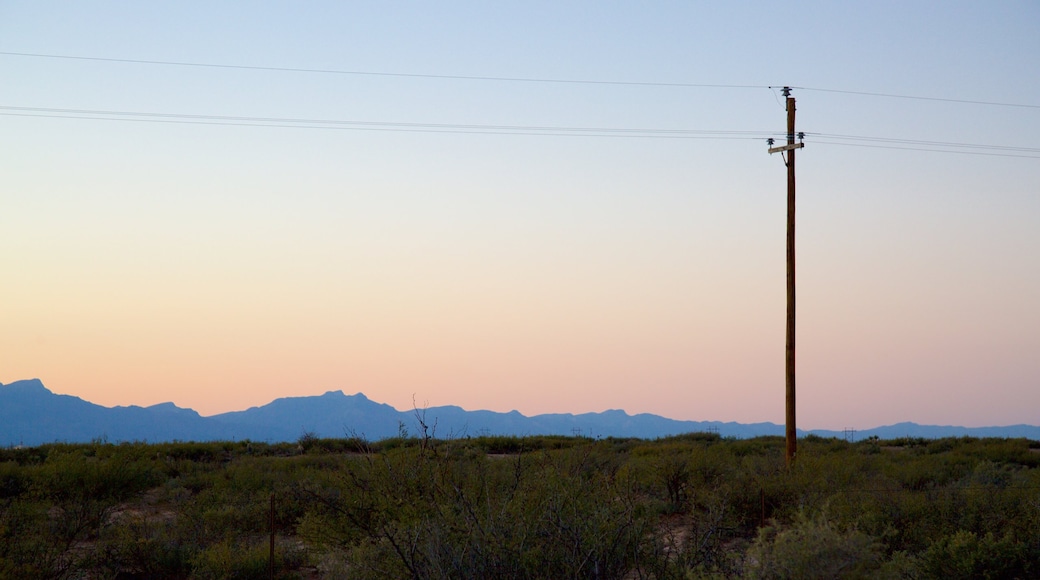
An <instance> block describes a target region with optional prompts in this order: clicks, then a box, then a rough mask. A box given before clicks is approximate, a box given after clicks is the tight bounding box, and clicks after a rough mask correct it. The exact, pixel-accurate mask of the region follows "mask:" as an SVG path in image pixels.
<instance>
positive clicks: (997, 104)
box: [790, 86, 1040, 109]
mask: <svg viewBox="0 0 1040 580" xmlns="http://www.w3.org/2000/svg"><path fill="white" fill-rule="evenodd" d="M790 88H792V89H798V90H800V91H816V92H820V93H840V94H844V95H859V96H863V97H883V98H886V99H911V100H915V101H936V102H941V103H957V104H961V105H984V106H988V107H1017V108H1022V109H1040V105H1033V104H1028V103H1003V102H997V101H980V100H973V99H953V98H949V97H924V96H920V95H899V94H895V93H873V92H868V91H848V90H843V89H822V88H818V87H799V86H791V87H790Z"/></svg>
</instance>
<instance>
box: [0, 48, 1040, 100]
mask: <svg viewBox="0 0 1040 580" xmlns="http://www.w3.org/2000/svg"><path fill="white" fill-rule="evenodd" d="M0 55H3V56H17V57H27V58H48V59H62V60H79V61H93V62H112V63H124V64H147V65H161V66H179V67H196V68H217V69H232V70H253V71H274V72H294V73H311V74H333V75H356V76H375V77H401V78H421V79H445V80H468V81H499V82H521V83H551V84H579V85H607V86H611V85H613V86H635V87H671V88H709V89H770V90H772V89H775V88H778V87H779V85H775V86H774V85H749V84H716V83H679V82H652V81H647V82H641V81H610V80H596V79H550V78H538V77H504V76H490V75H444V74H426V73H398V72H381V71H358V70H342V69H324V68H303V67H277V66H260V65H239V64H221V63H205V62H189V61H171V60H147V59H132V58H106V57H97V56H74V55H67V54H44V53H32V52H11V51H0ZM790 88H792V89H798V90H803V91H816V92H822V93H837V94H845V95H859V96H866V97H881V98H889V99H911V100H918V101H935V102H945V103H958V104H965V105H982V106H990V107H1015V108H1024V109H1040V105H1036V104H1029V103H1005V102H999V101H983V100H972V99H952V98H946V97H927V96H921V95H902V94H896V93H877V92H869V91H852V90H846V89H828V88H821V87H802V86H791V87H790Z"/></svg>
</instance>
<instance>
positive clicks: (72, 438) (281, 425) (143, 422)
mask: <svg viewBox="0 0 1040 580" xmlns="http://www.w3.org/2000/svg"><path fill="white" fill-rule="evenodd" d="M423 424H425V426H426V429H427V430H428V434H430V435H433V436H436V437H443V438H457V437H467V436H480V435H515V436H524V435H579V436H585V437H638V438H643V439H653V438H659V437H666V436H669V435H678V434H681V433H689V432H713V433H718V434H719V435H720V436H723V437H737V438H744V437H756V436H760V435H781V436H782V435H783V434H784V427H783V425H778V424H775V423H769V422H761V423H737V422H734V421H729V422H722V421H681V420H676V419H669V418H667V417H662V416H660V415H654V414H650V413H637V414H635V415H630V414H628V413H627V412H626V411H624V410H622V409H608V410H606V411H602V412H590V413H580V414H572V413H548V414H542V415H532V416H530V417H528V416H526V415H523V414H521V413H520V412H519V411H516V410H512V411H509V412H504V413H503V412H497V411H488V410H474V411H467V410H465V409H463V408H462V407H459V406H456V405H446V406H441V407H428V408H424V409H413V410H408V411H399V410H397V409H395V408H394V407H392V406H390V405H388V404H386V403H379V402H376V401H373V400H371V399H369V398H368V397H367V396H366V395H365V394H364V393H356V394H353V395H348V394H346V393H344V392H343V391H342V390H337V391H326V392H325V393H324V394H321V395H311V396H297V397H281V398H277V399H275V400H273V401H271V402H270V403H268V404H266V405H261V406H254V407H250V408H248V409H245V410H242V411H231V412H227V413H221V414H218V415H212V416H207V417H204V416H202V415H200V414H199V413H198V412H197V411H195V410H194V409H190V408H183V407H178V406H177V405H176V404H174V403H172V402H164V403H158V404H156V405H151V406H148V407H140V406H137V405H129V406H116V407H103V406H101V405H97V404H95V403H91V402H89V401H85V400H83V399H81V398H79V397H76V396H73V395H59V394H55V393H53V392H52V391H50V390H49V389H47V387H46V386H44V384H43V382H42V381H40V380H39V379H27V380H23V381H15V382H13V383H9V384H7V385H4V384H2V383H0V446H11V445H40V444H43V443H51V442H69V443H76V442H87V441H92V440H106V441H112V442H122V441H147V442H153V443H154V442H162V441H214V440H243V439H251V440H255V441H271V442H276V441H296V440H298V439H299V438H300V437H301V436H303V435H305V434H307V435H313V436H317V437H361V438H364V439H368V440H379V439H385V438H388V437H395V436H398V435H401V434H405V433H407V434H412V435H415V434H418V433H420V432H421V430H422V429H423V427H422V425H423ZM853 433H854V435H855V437H854V438H855V439H864V438H867V437H872V436H876V437H879V438H881V439H896V438H900V437H922V438H940V437H959V436H975V437H1012V438H1018V437H1024V438H1028V439H1034V440H1040V427H1037V426H1034V425H1024V424H1019V425H1007V426H993V427H958V426H952V425H919V424H917V423H913V422H908V421H907V422H901V423H896V424H893V425H883V426H880V427H874V428H871V429H863V430H856V431H855V432H853ZM809 434H813V435H819V436H821V437H838V438H842V437H845V436H847V435H852V433H849V434H846V433H845V432H844V431H831V430H825V429H811V430H805V431H803V430H799V436H805V435H809Z"/></svg>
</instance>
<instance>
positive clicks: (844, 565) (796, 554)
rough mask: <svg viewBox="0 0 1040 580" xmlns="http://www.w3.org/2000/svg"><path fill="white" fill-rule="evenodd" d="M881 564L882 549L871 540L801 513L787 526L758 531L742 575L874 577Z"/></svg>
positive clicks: (773, 525) (808, 577) (793, 577)
mask: <svg viewBox="0 0 1040 580" xmlns="http://www.w3.org/2000/svg"><path fill="white" fill-rule="evenodd" d="M881 565H882V556H881V546H880V544H879V543H878V541H877V540H876V539H874V538H873V537H871V536H869V535H867V534H864V533H863V532H860V531H858V530H856V529H845V530H842V529H838V528H837V527H835V526H834V525H833V524H831V523H830V522H829V521H828V520H827V518H826V517H825V516H823V515H816V516H815V517H812V516H808V515H805V514H804V513H802V514H799V516H798V517H797V518H796V519H795V521H794V522H793V523H792V524H791V525H790V526H782V525H779V524H776V523H773V524H771V525H768V526H765V527H763V528H762V529H760V530H759V533H758V537H756V538H755V541H754V543H753V544H752V546H751V548H750V549H749V550H748V554H747V560H746V569H745V572H746V577H747V578H751V579H762V580H766V579H770V580H772V579H776V580H781V579H804V580H810V579H814V578H820V579H827V580H833V579H836V578H873V577H876V575H877V572H878V571H879V570H880V568H881Z"/></svg>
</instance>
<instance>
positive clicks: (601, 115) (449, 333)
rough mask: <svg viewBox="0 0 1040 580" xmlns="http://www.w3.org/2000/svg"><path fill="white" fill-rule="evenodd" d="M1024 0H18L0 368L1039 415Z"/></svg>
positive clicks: (480, 402)
mask: <svg viewBox="0 0 1040 580" xmlns="http://www.w3.org/2000/svg"><path fill="white" fill-rule="evenodd" d="M1037 29H1040V4H1037V3H1036V2H1032V1H1019V2H1014V1H1008V2H963V1H951V2H941V3H939V2H912V3H907V2H901V1H878V2H869V3H862V2H861V3H851V2H841V3H839V2H797V1H796V2H784V3H772V2H740V3H737V2H640V3H635V2H632V3H622V2H548V1H546V2H451V1H447V2H437V3H432V2H392V3H391V2H307V3H289V2H248V3H247V2H219V3H213V2H184V1H177V2H161V1H159V2H147V3H144V2H130V1H123V2H106V1H99V2H90V3H85V2H50V1H39V0H33V1H6V0H5V1H0V79H3V81H2V82H0V382H3V383H10V382H13V381H16V380H21V379H27V378H34V377H36V378H40V379H42V380H43V382H44V384H45V385H46V386H47V387H48V388H50V389H51V390H53V391H54V392H57V393H65V394H71V395H75V396H78V397H82V398H84V399H86V400H89V401H92V402H95V403H98V404H102V405H106V406H114V405H142V406H147V405H152V404H156V403H160V402H166V401H172V402H174V403H176V404H177V405H179V406H182V407H190V408H193V409H196V410H197V411H199V412H200V413H202V414H203V415H210V414H215V413H221V412H226V411H232V410H241V409H245V408H248V407H251V406H257V405H263V404H266V403H268V402H270V401H271V400H273V399H275V398H278V397H286V396H306V395H317V394H321V393H323V392H325V391H329V390H342V391H344V392H346V393H347V394H353V393H357V392H363V393H365V394H366V395H367V396H368V397H369V398H371V399H373V400H376V401H379V402H385V403H388V404H391V405H393V406H395V407H397V408H399V409H409V408H412V407H413V405H414V406H420V407H422V406H438V405H448V404H454V405H459V406H462V407H464V408H467V409H491V410H496V411H509V410H514V409H515V410H519V411H520V412H522V413H524V414H527V415H531V414H537V413H550V412H559V413H581V412H590V411H603V410H606V409H624V410H626V411H628V412H629V413H644V412H648V413H656V414H659V415H664V416H667V417H671V418H675V419H688V420H717V421H740V422H758V421H772V422H775V423H783V420H784V340H785V320H786V313H785V304H786V294H785V292H786V282H785V236H786V234H785V228H786V211H787V209H786V192H787V185H786V184H787V182H786V179H787V173H786V169H785V167H784V160H783V158H781V156H780V155H769V154H768V153H767V149H768V145H767V142H766V139H767V138H768V137H774V138H776V139H778V140H783V139H784V133H785V131H786V113H785V110H784V101H783V97H782V95H781V94H780V90H779V88H780V87H783V86H791V87H794V89H793V91H792V96H794V97H795V98H796V100H797V129H798V130H799V131H804V132H805V133H806V136H805V147H804V148H803V149H800V150H798V152H797V154H796V157H797V165H796V168H797V196H798V198H797V212H798V213H797V284H798V286H797V292H798V293H797V365H798V366H797V389H798V426H799V427H800V428H806V429H810V428H812V429H842V428H859V429H863V428H869V427H874V426H879V425H886V424H892V423H895V422H899V421H915V422H918V423H928V424H942V425H951V424H952V425H963V426H983V425H1009V424H1017V423H1031V424H1037V423H1038V422H1040V417H1038V415H1037V409H1040V300H1038V297H1040V143H1038V142H1037V141H1038V135H1040V35H1037V34H1036V30H1037Z"/></svg>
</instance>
